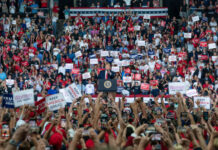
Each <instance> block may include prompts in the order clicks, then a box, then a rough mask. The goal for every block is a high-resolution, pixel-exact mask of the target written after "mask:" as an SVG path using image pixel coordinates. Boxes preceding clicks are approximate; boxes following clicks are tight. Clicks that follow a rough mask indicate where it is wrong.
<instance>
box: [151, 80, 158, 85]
mask: <svg viewBox="0 0 218 150" xmlns="http://www.w3.org/2000/svg"><path fill="white" fill-rule="evenodd" d="M150 85H151V86H157V85H158V81H157V80H151V81H150Z"/></svg>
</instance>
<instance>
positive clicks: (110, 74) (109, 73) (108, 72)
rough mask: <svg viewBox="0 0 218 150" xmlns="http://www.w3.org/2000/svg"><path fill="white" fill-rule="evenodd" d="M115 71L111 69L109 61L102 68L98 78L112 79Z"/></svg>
mask: <svg viewBox="0 0 218 150" xmlns="http://www.w3.org/2000/svg"><path fill="white" fill-rule="evenodd" d="M114 77H115V73H114V72H113V71H111V66H110V64H109V63H107V64H106V66H105V70H102V71H101V72H100V73H99V75H98V79H106V80H107V79H114Z"/></svg>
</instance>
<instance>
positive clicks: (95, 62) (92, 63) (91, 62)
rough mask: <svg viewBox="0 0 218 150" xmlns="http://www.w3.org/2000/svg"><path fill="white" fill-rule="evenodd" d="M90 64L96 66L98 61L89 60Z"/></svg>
mask: <svg viewBox="0 0 218 150" xmlns="http://www.w3.org/2000/svg"><path fill="white" fill-rule="evenodd" d="M90 64H91V65H95V64H98V59H97V58H94V59H90Z"/></svg>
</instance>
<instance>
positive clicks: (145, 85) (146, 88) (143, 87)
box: [141, 83, 150, 91]
mask: <svg viewBox="0 0 218 150" xmlns="http://www.w3.org/2000/svg"><path fill="white" fill-rule="evenodd" d="M149 89H150V85H149V84H148V83H142V84H141V90H145V91H149Z"/></svg>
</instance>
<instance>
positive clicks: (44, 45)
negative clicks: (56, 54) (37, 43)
mask: <svg viewBox="0 0 218 150" xmlns="http://www.w3.org/2000/svg"><path fill="white" fill-rule="evenodd" d="M43 48H44V49H45V50H46V51H50V50H51V42H48V43H47V44H46V42H44V43H43Z"/></svg>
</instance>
